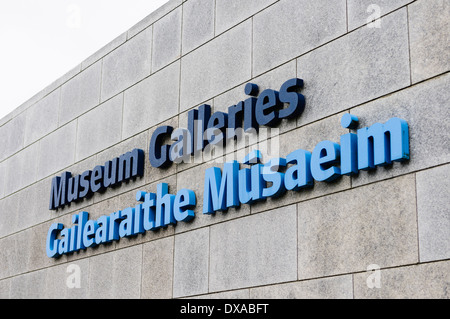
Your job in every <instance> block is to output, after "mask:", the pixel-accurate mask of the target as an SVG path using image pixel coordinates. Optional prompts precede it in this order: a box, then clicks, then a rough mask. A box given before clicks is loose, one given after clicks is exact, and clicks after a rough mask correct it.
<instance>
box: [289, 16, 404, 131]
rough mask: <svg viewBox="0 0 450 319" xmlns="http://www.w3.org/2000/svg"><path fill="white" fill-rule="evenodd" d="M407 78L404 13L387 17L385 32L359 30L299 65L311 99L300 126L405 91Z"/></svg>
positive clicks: (301, 76) (302, 58) (300, 61)
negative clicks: (394, 92)
mask: <svg viewBox="0 0 450 319" xmlns="http://www.w3.org/2000/svg"><path fill="white" fill-rule="evenodd" d="M317 61H320V63H318V62H317ZM409 73H410V72H409V52H408V30H407V15H406V9H401V10H399V11H396V12H394V13H392V14H389V15H388V16H386V17H384V18H383V27H382V28H381V29H376V28H373V29H370V28H361V29H358V30H356V31H354V32H352V33H350V34H348V35H347V36H345V37H342V38H339V39H337V40H335V41H333V42H331V43H329V44H327V45H325V46H323V47H320V48H318V49H317V50H314V51H312V52H310V53H308V54H305V55H304V56H302V57H300V58H299V59H298V60H297V75H298V77H300V78H302V79H304V80H305V88H304V90H303V94H304V95H305V97H306V99H307V104H306V108H305V112H303V115H302V116H301V117H300V119H299V121H298V124H299V125H304V124H306V123H309V122H311V121H314V120H317V119H320V118H322V117H324V116H326V115H330V114H333V113H337V112H339V111H343V110H345V109H348V108H350V107H352V106H355V105H358V104H361V103H364V102H366V101H369V100H372V99H374V98H377V97H380V96H382V95H385V94H388V93H390V92H393V91H395V90H398V89H401V88H403V87H406V86H408V85H409V84H410V74H409Z"/></svg>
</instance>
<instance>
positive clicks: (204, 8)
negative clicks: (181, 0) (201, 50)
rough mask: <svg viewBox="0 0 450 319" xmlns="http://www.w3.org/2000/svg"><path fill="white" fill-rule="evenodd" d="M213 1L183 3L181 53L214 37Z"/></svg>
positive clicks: (201, 0)
mask: <svg viewBox="0 0 450 319" xmlns="http://www.w3.org/2000/svg"><path fill="white" fill-rule="evenodd" d="M214 11H215V3H214V1H210V0H191V1H189V2H186V3H185V4H183V35H182V37H183V38H182V50H183V54H186V53H187V52H189V51H191V50H193V49H195V48H197V47H198V46H200V45H202V44H203V43H205V42H206V41H208V40H210V39H212V38H213V37H214V15H215V13H214Z"/></svg>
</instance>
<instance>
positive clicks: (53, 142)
mask: <svg viewBox="0 0 450 319" xmlns="http://www.w3.org/2000/svg"><path fill="white" fill-rule="evenodd" d="M76 132H77V121H72V122H70V123H68V124H66V125H64V126H62V127H60V128H59V129H57V130H56V131H54V132H52V133H51V134H49V135H47V136H46V137H44V138H43V139H42V140H41V141H40V142H39V157H37V167H38V172H37V177H38V179H42V178H44V177H46V176H48V175H50V174H53V173H56V172H57V171H59V170H61V169H63V168H65V167H68V166H69V165H71V164H73V163H74V160H75V145H76V134H77V133H76Z"/></svg>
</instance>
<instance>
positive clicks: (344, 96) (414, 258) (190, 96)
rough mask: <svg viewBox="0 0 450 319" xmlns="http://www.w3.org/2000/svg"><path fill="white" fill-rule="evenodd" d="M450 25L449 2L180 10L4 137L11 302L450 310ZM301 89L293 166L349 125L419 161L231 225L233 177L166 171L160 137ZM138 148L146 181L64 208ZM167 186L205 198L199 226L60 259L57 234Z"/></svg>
mask: <svg viewBox="0 0 450 319" xmlns="http://www.w3.org/2000/svg"><path fill="white" fill-rule="evenodd" d="M378 13H379V14H380V15H381V18H380V19H378V20H375V21H374V22H373V23H371V24H367V22H368V21H369V22H371V21H372V20H370V19H372V18H373V17H376V15H377V14H378ZM449 21H450V3H449V2H448V1H445V0H416V1H412V0H395V1H384V0H383V1H382V0H370V1H360V0H335V1H328V0H317V1H303V0H278V1H276V0H245V1H244V0H187V1H182V0H171V1H170V2H168V3H167V4H166V5H164V6H163V7H162V8H160V9H159V10H157V11H156V12H154V13H152V14H151V15H149V16H148V17H147V18H145V19H144V20H143V21H141V22H139V23H138V24H136V25H135V26H134V27H133V28H131V29H130V30H128V31H127V32H125V33H123V34H121V35H120V36H118V37H117V38H116V39H115V40H114V41H112V42H111V43H110V44H108V45H107V46H105V47H104V48H103V49H101V50H99V51H98V52H96V53H95V54H93V55H92V56H91V57H89V58H88V59H86V60H85V61H83V62H82V63H81V64H80V65H78V66H77V67H76V68H74V69H73V70H71V71H70V72H68V73H67V74H66V75H65V76H63V77H62V78H60V79H58V80H56V81H55V82H54V83H52V84H51V85H49V86H48V87H47V88H45V89H44V90H43V91H42V92H40V93H38V94H37V95H36V96H34V97H32V98H31V99H30V100H29V101H28V102H26V103H25V104H23V105H22V106H20V107H18V108H17V109H16V110H15V111H13V112H12V113H11V114H9V115H8V116H6V117H5V118H3V119H1V120H0V137H1V141H2V142H1V147H0V297H2V298H181V297H201V298H215V297H219V298H292V297H296V298H378V297H381V298H449V285H450V282H449V275H448V274H449V273H450V261H449V258H450V208H449V207H450V201H449V196H448V194H449V191H450V164H449V163H450V139H449V133H448V132H450V122H449V119H450V107H449V106H450V105H449V101H450V93H449V92H450V90H449V87H450V75H449V73H448V71H449V69H450V50H449V37H450V33H449V30H450V28H449ZM295 77H298V78H301V79H303V80H304V82H305V87H304V89H303V90H302V94H304V96H305V98H306V108H305V111H304V112H303V114H302V115H301V116H299V117H298V118H297V119H294V120H283V121H282V123H281V125H280V126H279V129H280V131H279V132H280V135H279V136H278V140H279V155H280V156H282V157H284V156H286V155H287V154H288V153H289V152H291V151H293V150H295V149H299V148H303V149H306V150H310V151H312V149H313V148H314V146H315V145H316V144H317V143H318V142H320V141H322V140H331V141H334V142H339V137H340V136H341V135H343V134H345V133H348V130H345V129H343V128H342V127H341V126H340V119H341V116H342V115H343V114H344V113H348V112H349V113H351V114H354V115H356V116H358V118H359V120H360V127H365V126H371V125H373V124H374V123H377V122H381V123H384V122H386V121H387V120H389V119H390V118H392V117H400V118H402V119H404V120H405V121H407V122H408V124H409V130H410V131H409V134H410V151H411V159H410V160H409V161H407V162H404V163H394V165H392V166H388V167H378V168H377V169H376V170H375V171H370V172H366V171H361V172H360V173H359V174H358V175H357V176H354V177H348V176H344V177H342V178H340V179H338V180H337V181H334V182H332V183H324V182H316V183H315V186H314V188H313V189H308V190H302V191H290V192H287V193H286V194H285V195H284V196H281V197H280V198H276V199H273V198H270V199H267V200H266V201H264V202H259V203H256V204H253V205H242V206H241V207H240V208H232V209H229V210H228V211H227V212H225V213H222V212H221V213H216V214H214V215H203V214H202V206H203V178H204V172H205V169H206V168H208V167H211V166H218V167H222V164H216V163H215V162H214V160H209V161H201V162H195V163H183V164H179V165H176V164H173V165H171V166H170V167H168V168H165V169H158V168H153V167H151V166H150V163H149V161H148V145H149V142H150V137H151V135H152V133H153V132H154V131H155V129H156V128H157V127H159V126H161V125H171V126H173V127H175V128H177V127H186V125H187V111H189V110H191V109H193V108H196V107H198V106H199V105H201V104H203V103H208V104H210V105H211V106H212V107H213V110H214V111H218V110H221V111H225V110H227V107H228V106H230V105H233V104H234V103H236V102H237V101H241V100H243V99H245V98H246V96H245V95H244V86H245V84H246V83H248V82H252V83H256V84H258V85H259V86H260V88H261V90H263V89H267V88H272V89H278V88H279V87H280V85H281V84H282V83H284V82H285V81H286V80H288V79H291V78H295ZM133 148H140V149H143V150H145V158H146V164H145V174H144V176H143V177H140V178H137V179H136V180H135V181H130V182H128V183H124V184H122V185H121V186H120V187H116V188H111V189H107V190H106V191H105V192H103V193H96V194H94V195H93V196H92V197H90V198H87V199H84V200H83V201H80V202H78V203H72V204H71V205H70V206H66V207H65V208H63V209H59V210H57V211H56V212H55V211H50V210H49V209H48V202H49V194H50V186H51V180H52V178H53V177H54V176H59V175H60V174H61V173H62V172H64V171H70V172H72V174H74V175H75V174H81V173H82V172H84V171H86V170H89V169H92V168H94V167H95V166H96V165H103V164H104V163H105V161H107V160H110V159H112V158H114V157H117V156H120V155H121V154H123V153H125V152H128V151H130V150H132V149H133ZM229 155H230V154H229ZM231 155H232V154H231ZM238 160H239V161H241V162H242V160H243V159H241V158H238ZM161 182H165V183H168V184H169V188H170V191H171V193H176V191H177V190H180V189H182V188H190V189H192V190H194V191H195V192H196V194H197V206H196V208H195V212H196V217H195V218H194V220H193V221H191V222H188V223H179V224H178V225H177V226H175V227H173V226H169V227H167V228H165V229H161V230H159V231H156V232H146V233H145V234H144V235H138V236H136V237H133V238H123V239H121V240H120V241H118V242H113V243H111V244H109V245H102V246H98V247H96V248H89V249H87V250H82V251H79V252H76V253H73V254H69V255H64V256H62V257H60V258H57V259H54V258H48V257H47V256H46V253H45V245H46V237H47V231H48V229H49V227H50V225H51V224H53V223H63V224H64V225H66V226H67V227H70V225H71V218H72V215H74V214H76V213H78V212H80V211H87V212H89V214H90V218H91V219H96V218H98V217H99V216H101V215H105V214H110V213H111V212H114V211H116V210H119V209H122V208H125V207H132V206H133V205H135V204H136V199H135V194H136V191H137V190H144V191H148V192H155V191H156V185H157V184H158V183H161ZM370 265H377V267H379V268H380V270H379V272H376V273H373V272H368V271H367V269H368V267H369V268H370ZM77 274H78V275H79V276H80V277H79V278H80V283H79V288H77V287H75V288H73V287H71V285H70V282H69V283H68V281H70V280H72V279H73V276H74V275H77ZM373 275H376V276H378V277H377V278H379V279H380V282H379V287H373V288H369V286H370V285H368V280H369V281H370V280H371V278H372V277H371V276H373Z"/></svg>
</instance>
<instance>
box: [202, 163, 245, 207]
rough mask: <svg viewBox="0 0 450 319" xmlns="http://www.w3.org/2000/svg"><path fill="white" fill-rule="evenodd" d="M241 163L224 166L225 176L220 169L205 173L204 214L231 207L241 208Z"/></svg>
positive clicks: (215, 168)
mask: <svg viewBox="0 0 450 319" xmlns="http://www.w3.org/2000/svg"><path fill="white" fill-rule="evenodd" d="M238 172H239V163H238V162H237V161H232V162H228V163H225V164H224V167H223V174H222V173H221V171H220V168H218V167H211V168H208V169H207V170H206V171H205V191H204V193H203V214H213V213H214V212H216V211H218V210H220V211H224V210H227V209H228V208H229V207H236V206H239V200H238V199H239V188H238V186H239V185H238Z"/></svg>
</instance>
